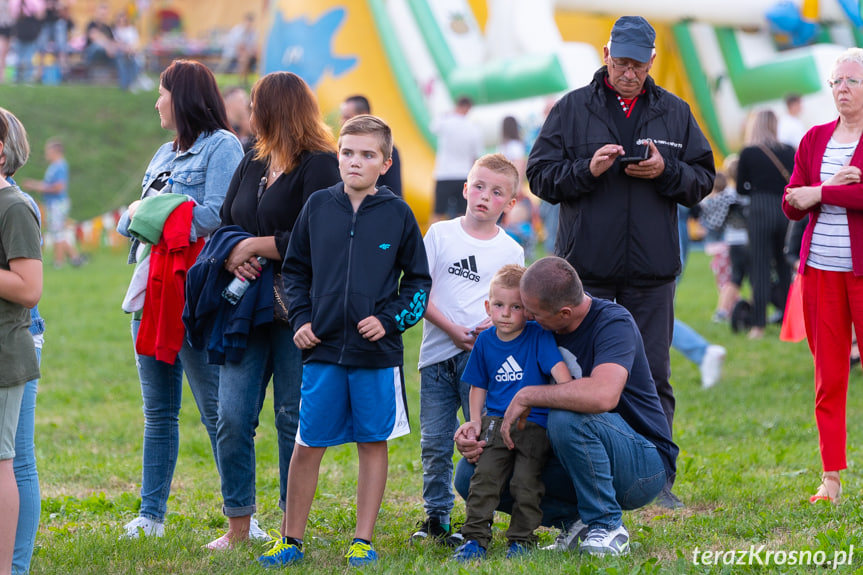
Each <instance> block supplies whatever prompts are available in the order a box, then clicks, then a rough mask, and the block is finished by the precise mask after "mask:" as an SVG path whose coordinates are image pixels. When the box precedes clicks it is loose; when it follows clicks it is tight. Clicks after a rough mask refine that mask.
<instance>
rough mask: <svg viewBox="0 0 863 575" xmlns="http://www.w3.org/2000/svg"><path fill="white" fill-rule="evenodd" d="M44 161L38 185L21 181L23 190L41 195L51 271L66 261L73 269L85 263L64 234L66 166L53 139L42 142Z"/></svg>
mask: <svg viewBox="0 0 863 575" xmlns="http://www.w3.org/2000/svg"><path fill="white" fill-rule="evenodd" d="M45 159H46V160H47V161H48V169H47V170H45V176H44V177H43V178H42V181H39V180H33V179H27V180H24V187H25V188H28V189H31V190H34V191H37V192H39V193H40V194H42V202H43V204H44V205H45V221H46V225H47V228H48V233H47V234H45V235H46V236H47V238H48V243H50V244H53V246H54V268H56V269H60V268H62V267H63V265H64V264H65V263H66V260H67V259H68V260H69V263H71V264H72V266H73V267H76V268H77V267H79V266H81V265H83V264H84V263H86V259H85V258H84V257H83V256H82V255H81V254H79V253H78V250H77V249H75V245H74V242H73V241H70V239H69V232H68V231H67V230H66V219H67V218H68V217H69V207H70V202H69V164H68V163H66V157H65V155H64V152H63V143H62V142H61V141H60V140H57V139H50V140H48V141H47V142H45Z"/></svg>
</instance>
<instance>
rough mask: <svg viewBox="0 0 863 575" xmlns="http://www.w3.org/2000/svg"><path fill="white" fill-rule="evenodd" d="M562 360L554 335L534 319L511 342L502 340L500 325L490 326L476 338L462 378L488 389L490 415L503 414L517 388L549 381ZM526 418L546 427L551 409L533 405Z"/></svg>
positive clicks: (487, 409)
mask: <svg viewBox="0 0 863 575" xmlns="http://www.w3.org/2000/svg"><path fill="white" fill-rule="evenodd" d="M560 361H563V356H561V353H560V351H559V350H558V349H557V344H556V343H555V341H554V336H553V335H552V333H551V332H550V331H546V330H544V329H542V328H541V327H540V326H539V324H538V323H536V322H535V321H529V322H527V325H525V326H524V331H522V332H521V333H520V334H519V336H518V337H517V338H515V339H514V340H512V341H501V339H500V338H499V337H497V328H495V327H491V328H489V329H487V330H485V331H483V332H482V333H480V334H479V337H477V338H476V343H474V346H473V351H471V353H470V358H469V359H468V361H467V366H466V367H465V369H464V374H463V375H462V381H464V382H466V383H469V384H470V385H473V386H476V387H480V388H482V389H485V390H487V391H488V394H487V395H486V399H485V406H486V411H487V412H488V415H493V416H498V417H503V414H504V413H505V412H506V408H507V407H509V403H510V401H512V398H513V397H514V396H515V394H516V393H518V390H520V389H521V388H522V387H525V386H527V385H542V384H545V383H548V378H549V376H550V375H551V368H553V367H554V366H555V365H556V364H557V363H558V362H560ZM527 419H528V421H533V422H534V423H536V424H538V425H541V426H542V427H545V426H546V420H547V419H548V409H546V408H542V407H534V408H532V409H531V410H530V415H529V416H528V418H527Z"/></svg>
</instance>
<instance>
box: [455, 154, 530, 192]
mask: <svg viewBox="0 0 863 575" xmlns="http://www.w3.org/2000/svg"><path fill="white" fill-rule="evenodd" d="M480 168H485V169H486V170H489V171H491V172H494V173H496V174H500V175H502V176H508V177H509V179H510V180H512V191H511V194H512V197H513V198H514V197H515V196H516V195H517V194H518V189H519V187H520V186H519V183H520V181H521V176H519V174H518V168H516V167H515V164H513V163H512V162H510V161H509V159H508V158H507V157H506V156H504V155H503V154H486V155H485V156H482V157H480V158H479V159H478V160H477V161H475V162H474V163H473V167H471V169H470V173H469V174H468V175H467V181H468V184H469V183H470V181H471V179H472V178H473V177H474V175H475V174H476V172H477V170H479V169H480Z"/></svg>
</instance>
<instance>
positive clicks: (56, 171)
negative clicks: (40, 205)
mask: <svg viewBox="0 0 863 575" xmlns="http://www.w3.org/2000/svg"><path fill="white" fill-rule="evenodd" d="M44 181H45V183H46V184H48V185H49V186H50V185H53V184H56V183H58V182H62V183H63V189H62V190H61V191H60V193H58V194H43V196H42V201H44V202H45V203H46V204H50V203H52V202H59V201H60V200H65V199H66V198H68V197H69V164H68V163H66V160H57V161H56V162H54V163H52V164H50V165H49V166H48V169H47V170H45V178H44Z"/></svg>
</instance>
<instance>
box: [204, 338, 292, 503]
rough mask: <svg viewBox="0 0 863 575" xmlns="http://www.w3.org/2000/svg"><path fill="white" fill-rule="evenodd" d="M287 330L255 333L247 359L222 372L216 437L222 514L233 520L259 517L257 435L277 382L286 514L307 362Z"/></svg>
mask: <svg viewBox="0 0 863 575" xmlns="http://www.w3.org/2000/svg"><path fill="white" fill-rule="evenodd" d="M293 337H294V332H293V330H292V329H291V328H290V327H289V326H286V325H281V324H275V323H274V324H270V325H269V326H263V327H260V328H256V329H255V330H254V331H253V332H252V334H251V335H250V336H249V341H248V345H247V347H246V351H245V352H244V353H243V358H242V359H241V360H240V361H239V362H237V363H230V362H227V363H225V365H223V366H221V369H220V371H219V425H218V431H217V432H216V441H217V445H218V450H217V453H218V457H219V469H221V470H223V472H222V498H223V500H224V504H223V507H222V511H223V513H224V514H225V515H227V516H228V517H244V516H246V515H251V514H252V513H254V512H255V509H256V506H255V429H257V427H258V417H259V416H260V414H261V409H262V408H263V405H264V397H265V396H266V393H267V384H268V383H269V381H270V378H271V377H272V379H273V409H274V411H275V415H276V432H277V434H278V442H279V507H280V508H281V509H283V510H284V508H285V495H286V492H287V487H288V467H289V466H290V463H291V455H293V453H294V441H295V440H296V435H297V425H298V424H299V420H300V387H301V386H302V382H303V360H302V354H301V352H300V350H299V349H298V348H297V346H296V345H294V339H293Z"/></svg>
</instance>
